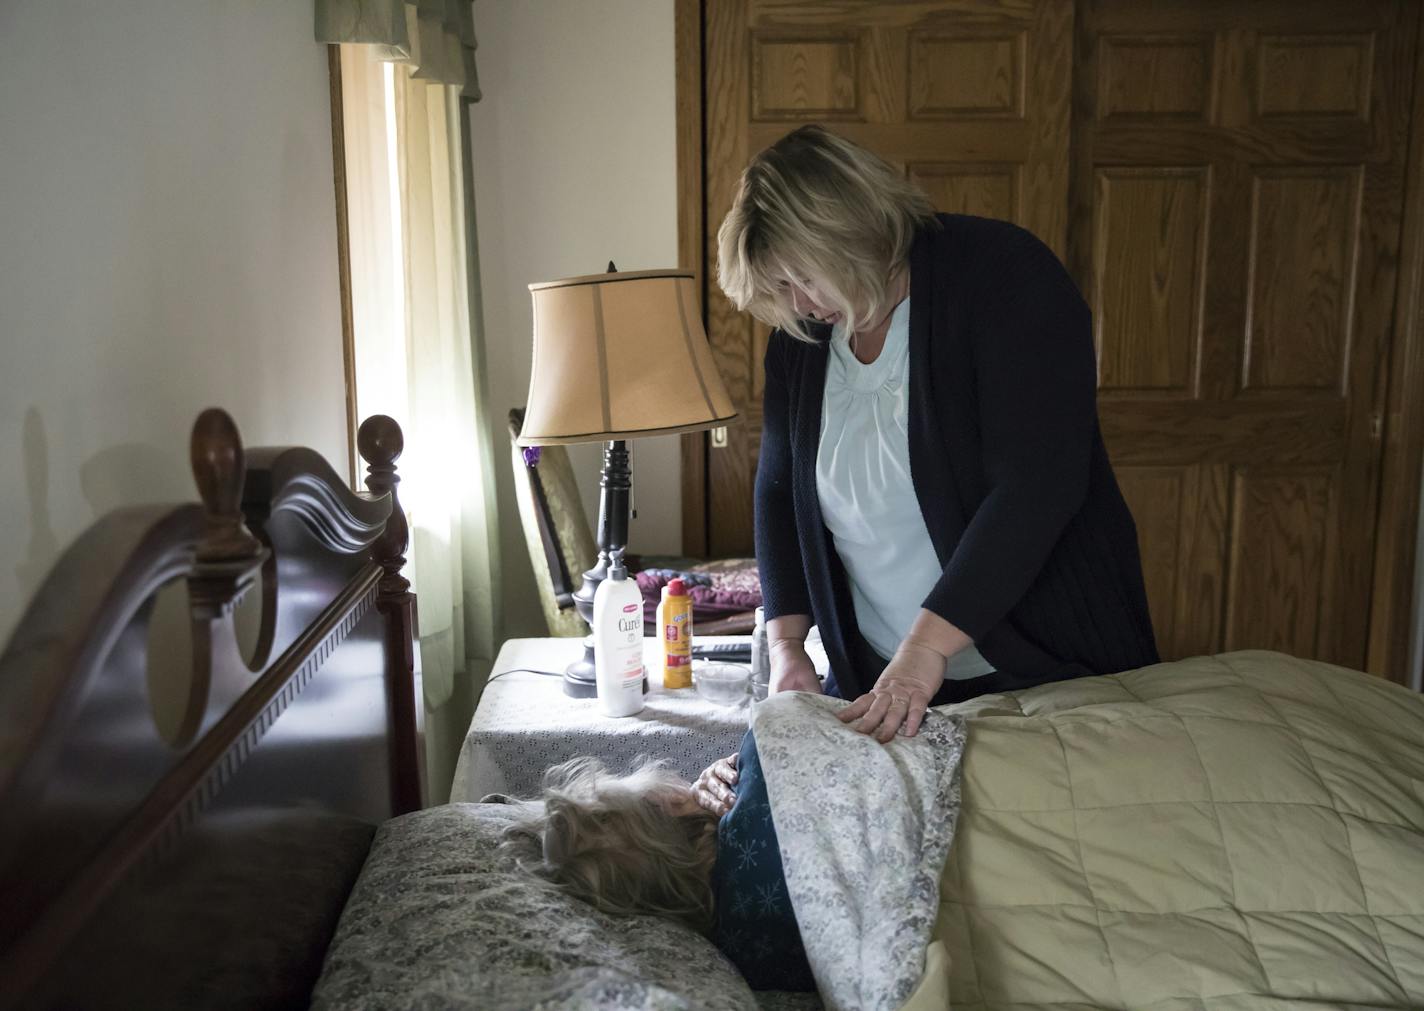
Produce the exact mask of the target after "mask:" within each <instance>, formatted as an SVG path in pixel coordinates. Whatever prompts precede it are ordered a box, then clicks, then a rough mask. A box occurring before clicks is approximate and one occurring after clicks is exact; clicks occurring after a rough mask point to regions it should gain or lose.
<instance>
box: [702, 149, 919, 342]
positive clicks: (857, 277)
mask: <svg viewBox="0 0 1424 1011" xmlns="http://www.w3.org/2000/svg"><path fill="white" fill-rule="evenodd" d="M936 223H937V222H936V219H935V216H934V205H933V204H932V203H931V202H930V199H929V197H927V196H925V194H924V192H923V191H922V190H921V189H920V188H919V187H917V186H916V185H915V184H914V183H912V182H910V181H909V180H908V179H906V178H905V177H904V176H903V175H901V174H900V172H898V171H897V170H896V169H895V168H894V167H893V166H892V165H890V164H889V163H887V162H886V161H884V160H883V159H882V158H880V157H879V156H877V155H875V154H872V153H871V152H870V151H867V150H866V149H865V148H863V147H860V146H858V145H856V144H852V143H851V142H850V141H848V140H845V139H844V138H842V137H837V136H836V135H835V134H833V133H831V132H830V131H828V130H826V129H824V128H823V127H819V126H803V127H801V128H800V129H798V130H794V131H792V132H791V133H789V134H787V135H786V136H785V137H783V138H781V139H780V140H779V141H777V142H776V143H775V144H773V145H771V147H769V148H767V149H766V150H765V151H763V152H761V153H760V154H759V155H757V156H756V157H755V158H753V159H752V161H751V164H749V165H748V166H747V167H746V170H745V171H743V172H742V176H741V179H740V180H739V181H738V183H737V191H736V195H735V197H734V198H733V200H732V209H731V210H730V211H728V212H727V216H726V218H725V219H723V221H722V227H721V228H719V229H718V230H717V283H718V284H720V285H721V287H722V291H723V292H724V293H726V295H727V297H728V298H729V299H731V301H732V303H733V304H734V305H735V306H736V307H737V308H738V309H743V310H745V311H747V312H750V313H751V314H752V315H753V316H755V317H756V318H757V319H759V320H761V321H762V322H763V323H766V324H767V325H769V326H773V327H780V328H781V329H782V330H784V331H786V332H787V333H789V334H791V335H792V336H794V337H798V338H800V339H801V340H811V336H810V334H809V333H808V332H807V329H806V325H805V323H804V321H803V320H801V319H800V317H799V316H798V315H797V313H796V311H795V309H794V307H793V305H792V303H791V300H790V296H789V292H788V290H787V288H786V286H785V284H784V282H785V281H786V280H787V279H791V280H803V279H804V280H811V281H814V282H815V283H816V284H817V285H819V286H820V288H821V290H822V291H823V292H824V293H825V295H826V296H827V298H828V299H829V306H830V307H831V308H834V309H837V310H839V311H840V313H841V314H842V316H843V317H844V319H845V320H846V323H847V325H848V326H849V327H850V328H851V329H852V330H855V329H857V328H863V327H865V326H868V325H869V324H871V323H872V322H874V321H875V320H877V319H879V318H881V316H882V315H883V314H884V311H885V310H886V309H887V308H889V306H888V304H887V303H888V301H889V297H890V296H889V291H888V289H889V283H890V280H891V277H892V276H893V275H894V273H895V272H896V271H897V270H898V269H900V268H901V266H902V265H903V264H904V263H905V261H906V260H907V259H908V257H909V253H910V246H911V244H912V243H913V242H914V237H915V232H916V230H917V229H919V228H920V227H922V226H925V225H929V226H931V227H934V225H935V224H936Z"/></svg>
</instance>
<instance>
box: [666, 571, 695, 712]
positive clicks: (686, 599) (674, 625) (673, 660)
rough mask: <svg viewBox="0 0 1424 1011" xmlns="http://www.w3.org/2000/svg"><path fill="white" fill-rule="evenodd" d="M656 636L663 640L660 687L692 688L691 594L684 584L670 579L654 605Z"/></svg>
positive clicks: (679, 580) (678, 580)
mask: <svg viewBox="0 0 1424 1011" xmlns="http://www.w3.org/2000/svg"><path fill="white" fill-rule="evenodd" d="M658 635H659V637H660V638H661V639H662V643H663V687H664V688H691V687H692V597H691V596H689V595H688V592H687V584H686V583H684V582H683V581H682V580H681V579H673V580H671V581H670V582H669V583H668V584H667V585H666V586H664V587H663V599H662V602H661V603H659V604H658Z"/></svg>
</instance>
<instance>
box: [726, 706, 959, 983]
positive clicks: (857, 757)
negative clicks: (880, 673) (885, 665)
mask: <svg viewBox="0 0 1424 1011" xmlns="http://www.w3.org/2000/svg"><path fill="white" fill-rule="evenodd" d="M843 705H845V703H843V702H841V701H840V700H838V699H832V698H827V697H825V696H819V695H809V694H803V693H799V692H789V693H785V694H781V695H774V696H772V697H771V698H769V699H768V700H767V701H766V702H763V703H759V704H758V705H757V706H756V708H755V711H754V714H753V723H752V727H753V731H754V733H755V735H756V741H757V750H758V752H759V754H760V756H761V763H762V768H763V771H764V773H765V776H766V783H767V789H768V791H769V793H770V797H771V807H772V812H773V817H774V818H775V820H776V833H777V838H778V840H779V842H780V847H781V858H782V863H783V865H784V869H785V874H786V887H787V890H788V892H789V893H790V895H791V903H792V906H793V907H794V908H795V910H796V920H797V923H798V925H799V926H800V929H801V937H802V940H803V941H804V943H805V946H806V953H807V958H808V960H809V961H810V963H811V969H812V972H813V973H814V974H815V977H816V985H817V986H818V988H819V989H820V992H821V999H822V1000H823V1001H824V1002H825V1005H826V1007H828V1008H831V1009H842V1008H845V1009H851V1008H855V1009H863V1011H879V1009H885V1011H892V1009H895V1008H900V1007H901V1006H903V1005H904V1004H905V1003H906V1001H907V1000H909V999H910V997H911V996H912V995H913V994H914V993H915V991H916V988H917V987H918V986H919V985H920V982H921V979H922V978H923V977H924V976H925V966H926V955H927V952H928V951H929V947H930V935H931V933H932V931H933V929H934V926H935V919H936V915H937V913H938V908H939V882H940V875H941V872H942V871H943V869H944V865H945V858H946V856H947V855H948V853H949V848H950V843H951V842H952V841H953V839H954V827H955V821H956V819H957V816H958V812H959V767H960V763H961V760H962V758H963V754H964V742H965V728H964V722H963V720H962V719H960V718H959V717H957V716H952V715H947V714H944V713H939V712H934V711H931V712H930V713H929V714H928V715H927V716H926V718H925V722H924V725H923V727H922V728H921V730H920V732H919V734H917V735H916V736H915V737H913V738H904V737H897V738H896V739H895V740H893V741H892V742H891V743H890V744H888V745H883V746H882V745H881V744H879V743H877V742H876V741H875V740H873V739H871V738H869V737H866V736H864V735H862V734H858V733H856V732H855V731H854V730H853V729H851V728H850V727H848V726H846V725H845V724H842V723H841V722H840V721H839V720H836V719H835V718H834V715H833V714H834V712H835V710H836V709H837V708H839V707H841V706H843Z"/></svg>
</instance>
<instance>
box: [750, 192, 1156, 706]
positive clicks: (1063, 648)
mask: <svg viewBox="0 0 1424 1011" xmlns="http://www.w3.org/2000/svg"><path fill="white" fill-rule="evenodd" d="M939 223H940V226H941V227H939V228H928V227H927V228H925V229H923V230H921V232H920V233H919V234H918V235H917V237H916V239H915V243H914V246H913V248H912V250H911V253H910V292H911V302H910V392H909V396H910V403H909V422H908V423H909V443H910V473H911V477H912V480H913V482H914V486H915V496H916V498H917V499H918V500H919V505H920V511H921V513H922V514H923V515H924V518H925V525H926V527H928V529H929V535H930V541H931V542H932V543H933V545H934V549H935V552H936V554H937V555H938V557H939V562H940V564H941V565H942V566H943V568H944V574H943V575H942V576H941V577H940V579H939V581H938V582H937V583H936V584H935V586H934V588H933V589H932V590H931V591H930V593H929V596H928V597H926V598H925V602H924V606H925V607H926V608H927V609H929V610H931V611H933V612H934V613H936V614H938V615H940V616H942V617H943V618H945V619H946V620H948V621H950V622H951V623H953V624H954V625H955V626H956V627H958V628H959V629H961V630H962V631H964V632H965V633H966V634H967V635H969V637H970V638H972V639H973V640H974V642H975V644H976V645H977V646H978V648H979V651H980V652H981V653H982V654H983V655H984V657H985V659H987V660H988V661H989V662H990V663H991V664H993V665H994V668H995V673H993V674H989V675H986V676H984V677H981V678H973V679H971V680H967V681H959V682H946V684H945V686H944V688H943V689H942V690H941V692H940V694H939V695H938V696H937V697H936V700H935V701H936V703H937V704H938V703H943V702H949V701H957V700H959V699H963V698H972V697H974V696H976V695H981V694H984V693H986V692H998V691H1007V690H1010V689H1014V688H1025V687H1028V686H1030V685H1035V684H1041V683H1043V682H1047V681H1055V680H1059V679H1062V678H1069V677H1075V676H1079V675H1083V674H1090V673H1091V674H1102V673H1110V672H1114V671H1120V670H1127V669H1130V668H1133V667H1140V666H1143V665H1146V664H1149V663H1155V662H1156V661H1157V659H1158V656H1157V646H1156V643H1155V641H1154V639H1153V635H1152V623H1151V619H1150V617H1149V616H1148V612H1147V595H1146V591H1145V589H1144V586H1143V580H1142V562H1141V559H1140V557H1139V554H1138V548H1137V530H1136V527H1135V525H1134V524H1133V521H1132V514H1131V513H1130V512H1129V511H1128V508H1127V504H1126V502H1124V501H1123V497H1122V492H1121V491H1120V490H1119V488H1118V484H1117V479H1116V478H1115V477H1114V475H1113V471H1112V466H1111V464H1110V463H1109V462H1108V455H1107V450H1106V448H1105V446H1104V445H1103V439H1102V435H1101V432H1100V431H1099V427H1098V414H1097V404H1096V387H1097V382H1096V365H1095V357H1094V350H1093V335H1092V316H1091V313H1090V312H1089V310H1088V307H1087V305H1086V304H1085V303H1084V301H1083V298H1082V296H1081V295H1080V294H1079V292H1078V289H1077V287H1076V286H1075V285H1074V283H1073V281H1072V279H1071V278H1070V277H1069V276H1068V273H1067V271H1065V270H1064V269H1063V265H1062V264H1061V263H1059V262H1058V258H1057V257H1055V256H1054V255H1053V253H1052V252H1051V251H1050V250H1049V249H1048V248H1047V247H1046V246H1044V245H1043V243H1041V242H1040V241H1038V239H1036V238H1034V236H1033V235H1031V234H1030V233H1029V232H1026V231H1024V230H1023V229H1021V228H1018V227H1017V226H1015V225H1011V224H1008V223H1006V222H1002V221H991V220H988V219H985V218H975V217H970V216H967V215H958V214H948V215H940V216H939ZM822 333H823V335H824V333H825V332H824V331H822ZM828 357H829V354H828V345H827V344H826V343H825V342H824V341H822V342H820V343H816V344H808V343H805V342H803V341H798V340H796V339H794V338H792V337H789V336H787V335H786V334H785V333H783V332H781V331H779V330H778V331H776V332H774V333H773V334H772V335H771V339H770V341H769V343H768V345H767V351H766V387H765V390H766V392H765V396H764V399H763V419H762V441H761V458H760V461H759V463H758V466H757V477H756V549H757V562H758V565H759V568H760V570H761V585H762V596H763V598H764V602H765V604H766V614H767V617H768V618H774V617H778V616H780V615H786V614H810V615H811V616H812V617H813V619H814V620H815V622H816V624H817V625H818V626H820V630H821V635H822V638H823V639H824V641H825V646H826V652H827V654H828V655H829V658H830V663H831V670H832V671H833V672H834V674H835V677H836V681H837V683H838V686H839V689H840V693H841V694H842V695H843V696H844V697H846V698H855V697H856V696H858V695H860V694H862V693H864V692H865V691H867V690H869V688H870V687H871V686H872V685H873V684H874V683H875V679H876V678H877V677H879V675H880V672H881V671H882V670H883V669H884V665H885V662H886V660H885V658H882V657H879V656H878V655H877V654H876V653H875V652H874V650H872V649H871V648H870V646H869V644H868V643H867V642H866V641H865V639H864V638H863V637H862V636H861V634H860V632H859V629H858V627H857V625H856V621H855V609H854V606H853V605H852V603H851V596H850V587H849V583H848V581H847V578H846V573H845V569H844V567H843V566H842V564H841V561H840V558H839V556H838V555H837V553H836V550H835V547H834V544H833V542H832V540H831V536H830V533H829V531H827V529H826V526H825V523H824V521H823V520H822V517H821V510H820V503H819V500H818V496H817V493H816V452H817V448H818V446H819V443H820V432H821V403H822V398H823V395H824V392H825V381H826V365H827V360H828ZM895 535H896V532H895V531H888V530H887V531H886V536H887V537H893V536H895Z"/></svg>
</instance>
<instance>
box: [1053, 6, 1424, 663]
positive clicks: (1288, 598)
mask: <svg viewBox="0 0 1424 1011" xmlns="http://www.w3.org/2000/svg"><path fill="white" fill-rule="evenodd" d="M1416 16H1417V15H1416V10H1415V6H1414V4H1413V3H1410V2H1408V0H1354V2H1352V3H1324V2H1310V0H1236V2H1234V3H1231V4H1202V3H1200V2H1198V0H1158V2H1155V3H1151V4H1144V3H1141V2H1139V0H1092V2H1088V3H1081V4H1080V5H1079V9H1078V15H1077V30H1076V34H1077V59H1076V60H1075V73H1074V129H1073V139H1072V143H1073V159H1074V164H1073V185H1072V211H1071V217H1070V226H1069V234H1070V264H1071V266H1072V267H1073V269H1074V272H1075V274H1076V275H1077V276H1078V277H1079V279H1080V281H1081V282H1082V284H1083V289H1084V292H1085V294H1087V296H1088V297H1089V299H1090V301H1091V303H1092V306H1093V310H1094V320H1095V327H1096V338H1097V343H1098V352H1099V387H1100V389H1099V412H1100V416H1101V418H1102V423H1103V429H1104V433H1105V436H1106V438H1107V441H1108V448H1109V451H1110V453H1111V454H1112V458H1113V461H1114V464H1115V466H1116V468H1117V472H1118V476H1119V478H1120V480H1121V482H1122V485H1123V490H1124V492H1125V494H1126V495H1127V498H1128V501H1129V503H1130V504H1131V506H1132V510H1133V513H1134V515H1135V516H1136V518H1137V522H1138V526H1139V536H1140V540H1141V543H1142V551H1143V562H1144V567H1145V570H1146V577H1147V586H1148V596H1149V601H1150V604H1151V608H1152V614H1153V620H1154V624H1155V625H1156V628H1157V634H1158V640H1159V643H1160V644H1161V647H1162V652H1163V655H1164V656H1166V657H1173V656H1184V655H1191V654H1196V653H1205V652H1214V651H1219V650H1223V649H1239V648H1246V647H1262V648H1269V649H1279V650H1282V651H1285V652H1289V653H1294V654H1296V655H1299V656H1307V657H1319V658H1322V659H1326V660H1331V661H1335V662H1339V663H1343V664H1347V665H1349V666H1356V667H1363V666H1364V664H1365V646H1366V635H1367V630H1368V621H1369V594H1370V579H1371V568H1370V566H1371V555H1372V547H1373V539H1374V530H1375V510H1376V505H1377V489H1378V484H1379V463H1380V449H1381V443H1380V424H1381V411H1382V399H1383V395H1384V387H1385V380H1386V375H1385V363H1386V361H1387V352H1388V346H1389V339H1390V334H1391V332H1392V328H1393V320H1392V307H1393V303H1394V294H1395V281H1396V277H1395V269H1396V262H1397V257H1398V249H1399V242H1400V230H1401V218H1402V206H1403V180H1404V168H1405V157H1406V153H1407V148H1408V143H1407V141H1408V137H1407V131H1408V106H1409V102H1410V96H1411V77H1412V70H1413V47H1414V41H1415V34H1416V23H1415V18H1416Z"/></svg>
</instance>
